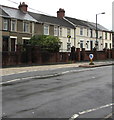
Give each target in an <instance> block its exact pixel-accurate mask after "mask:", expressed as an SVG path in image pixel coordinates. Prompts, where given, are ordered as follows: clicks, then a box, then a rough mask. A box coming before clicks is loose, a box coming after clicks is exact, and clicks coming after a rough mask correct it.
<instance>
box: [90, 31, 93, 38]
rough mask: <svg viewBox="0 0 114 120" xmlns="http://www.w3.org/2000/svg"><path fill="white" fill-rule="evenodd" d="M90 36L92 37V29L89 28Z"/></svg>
mask: <svg viewBox="0 0 114 120" xmlns="http://www.w3.org/2000/svg"><path fill="white" fill-rule="evenodd" d="M90 37H91V38H92V37H93V31H92V29H90Z"/></svg>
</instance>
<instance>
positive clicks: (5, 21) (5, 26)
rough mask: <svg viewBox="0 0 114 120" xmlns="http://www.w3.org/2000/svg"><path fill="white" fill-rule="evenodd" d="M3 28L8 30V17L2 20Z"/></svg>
mask: <svg viewBox="0 0 114 120" xmlns="http://www.w3.org/2000/svg"><path fill="white" fill-rule="evenodd" d="M3 30H8V19H4V20H3Z"/></svg>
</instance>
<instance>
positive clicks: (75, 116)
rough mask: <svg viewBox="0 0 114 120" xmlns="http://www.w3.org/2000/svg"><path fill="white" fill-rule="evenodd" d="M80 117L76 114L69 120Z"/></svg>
mask: <svg viewBox="0 0 114 120" xmlns="http://www.w3.org/2000/svg"><path fill="white" fill-rule="evenodd" d="M78 116H79V115H78V114H74V115H73V116H72V117H71V118H70V119H69V120H74V119H76V118H77V117H78Z"/></svg>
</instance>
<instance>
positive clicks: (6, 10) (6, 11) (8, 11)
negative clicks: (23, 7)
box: [0, 5, 109, 31]
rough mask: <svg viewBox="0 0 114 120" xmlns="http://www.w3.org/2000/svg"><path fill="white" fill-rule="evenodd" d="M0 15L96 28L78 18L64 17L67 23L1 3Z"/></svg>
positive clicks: (60, 24)
mask: <svg viewBox="0 0 114 120" xmlns="http://www.w3.org/2000/svg"><path fill="white" fill-rule="evenodd" d="M1 11H2V12H1ZM0 15H2V16H5V17H10V18H15V19H21V20H28V21H34V22H41V23H50V24H53V25H58V26H64V27H68V28H75V26H74V25H76V26H82V27H87V28H89V29H94V30H95V29H96V24H95V23H93V22H88V21H84V20H79V19H76V18H71V17H65V19H67V20H68V21H70V23H69V22H68V21H67V20H65V19H61V18H57V17H54V16H48V15H44V14H39V13H33V12H27V13H24V12H22V11H20V10H19V9H16V8H12V7H7V6H3V5H0ZM71 23H73V24H74V25H73V24H71ZM97 27H98V30H102V31H109V30H108V29H106V28H105V27H103V26H102V25H100V24H98V26H97Z"/></svg>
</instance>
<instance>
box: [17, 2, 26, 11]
mask: <svg viewBox="0 0 114 120" xmlns="http://www.w3.org/2000/svg"><path fill="white" fill-rule="evenodd" d="M18 8H19V9H20V10H21V11H22V12H24V13H27V8H28V5H27V4H25V2H22V3H20V5H19V7H18Z"/></svg>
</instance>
